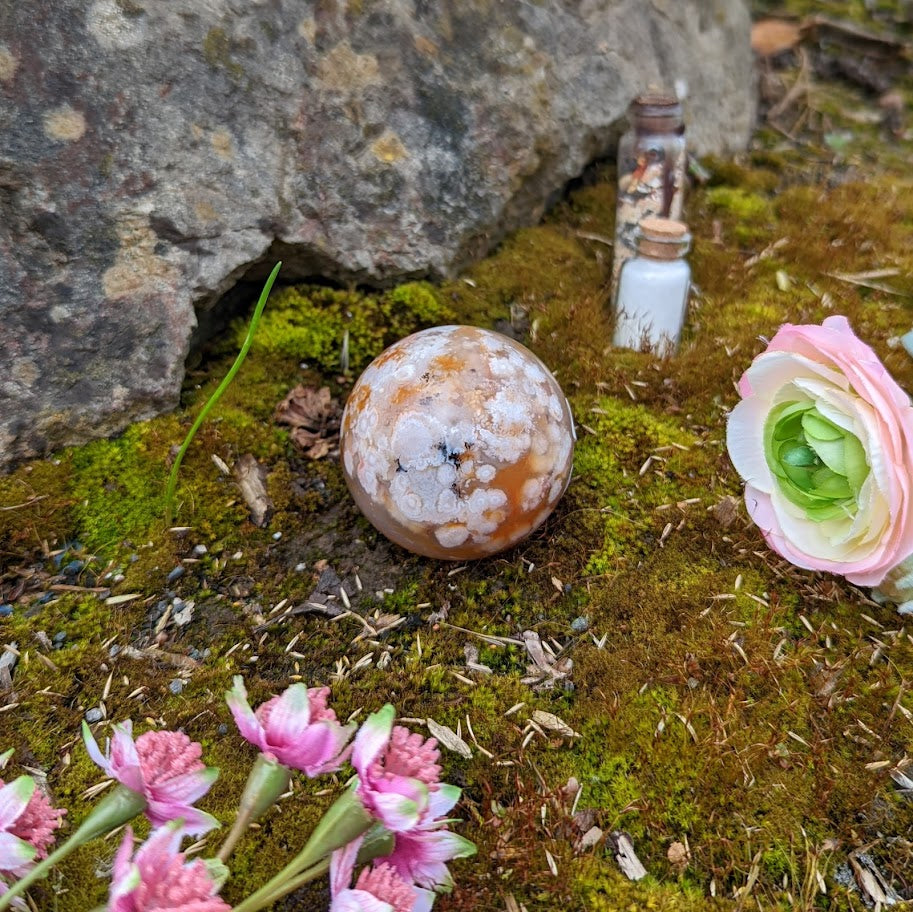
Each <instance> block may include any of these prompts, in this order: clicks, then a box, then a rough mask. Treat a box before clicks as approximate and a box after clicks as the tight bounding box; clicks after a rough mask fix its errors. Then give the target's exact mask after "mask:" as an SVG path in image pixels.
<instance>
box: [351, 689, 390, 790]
mask: <svg viewBox="0 0 913 912" xmlns="http://www.w3.org/2000/svg"><path fill="white" fill-rule="evenodd" d="M395 716H396V710H395V709H394V708H393V706H392V705H391V704H390V703H387V704H386V705H385V706H384V707H383V708H382V709H379V710H378V711H377V712H376V713H372V714H371V715H370V716H368V718H367V719H365V721H364V722H363V723H362V725H361V728H359V730H358V734H357V735H356V736H355V746H354V747H353V749H352V766H354V767H355V769H356V770H358V772H359V774H362V773H363V772H364V771H365V770H367V768H368V766H370V765H371V764H372V763H373V762H374V761H375V760H376V759H377V757H378V756H379V754H380V752H381V751H382V750H383V749H384V748H385V747H386V746H387V742H388V741H389V740H390V732H392V731H393V720H394V718H395Z"/></svg>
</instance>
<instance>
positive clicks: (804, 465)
mask: <svg viewBox="0 0 913 912" xmlns="http://www.w3.org/2000/svg"><path fill="white" fill-rule="evenodd" d="M739 392H740V393H741V395H742V401H741V402H739V403H738V404H737V405H736V406H735V408H734V409H733V410H732V412H731V413H730V416H729V422H728V427H727V433H726V444H727V447H728V450H729V456H730V458H731V459H732V463H733V465H734V466H735V468H736V471H737V472H738V473H739V474H740V475H741V476H742V478H743V479H744V480H745V503H746V505H747V507H748V513H749V515H750V516H751V518H752V519H753V520H754V522H755V523H756V524H757V525H758V526H759V527H760V529H761V531H762V533H763V535H764V538H765V540H766V541H767V544H768V545H769V546H770V547H771V548H772V549H773V550H774V551H776V552H777V553H778V554H780V555H782V556H783V557H785V558H786V559H787V560H789V561H790V562H791V563H793V564H795V565H796V566H798V567H802V568H804V569H807V570H824V571H828V572H830V573H836V574H839V575H841V576H845V577H846V578H847V579H848V580H849V581H850V582H851V583H856V584H857V585H861V586H877V585H878V584H879V583H881V582H882V581H883V580H884V579H885V577H886V575H887V574H888V573H889V572H890V571H891V570H892V569H893V568H895V567H896V566H897V565H898V564H900V563H901V562H902V561H903V560H904V559H905V558H907V557H909V556H910V555H911V554H913V407H911V405H910V399H909V397H908V396H907V395H906V393H904V391H903V390H902V389H901V388H900V387H899V386H898V385H897V383H895V382H894V380H893V379H892V378H891V376H890V375H889V374H888V372H887V370H886V369H885V367H884V365H883V364H882V363H881V361H880V360H879V359H878V356H877V355H876V354H875V353H874V352H873V351H872V349H871V348H869V346H868V345H866V344H865V343H863V342H862V341H860V339H858V338H857V337H856V335H854V333H853V331H852V329H851V328H850V325H849V323H848V321H847V319H846V318H845V317H842V316H833V317H828V318H827V319H826V320H825V321H824V322H823V324H822V325H821V326H817V325H810V326H794V325H792V324H786V325H784V326H782V327H781V328H780V330H779V331H778V332H777V334H776V335H775V336H774V338H773V339H772V340H771V342H770V344H769V345H768V347H767V350H766V351H764V352H763V353H762V354H760V355H758V357H757V358H755V360H754V362H753V363H752V364H751V366H750V367H749V368H748V370H747V371H745V373H744V375H743V376H742V378H741V380H740V381H739Z"/></svg>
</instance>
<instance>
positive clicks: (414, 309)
mask: <svg viewBox="0 0 913 912" xmlns="http://www.w3.org/2000/svg"><path fill="white" fill-rule="evenodd" d="M452 319H453V314H452V311H451V310H450V309H449V308H448V307H446V306H445V305H444V304H443V302H442V300H441V297H440V296H439V294H438V292H437V291H436V290H435V289H434V288H433V287H432V286H431V285H428V284H427V283H424V282H413V283H409V284H406V285H400V286H399V287H397V288H395V289H393V290H392V291H389V292H387V293H384V294H367V293H361V292H355V291H340V290H337V289H333V288H324V287H319V286H304V285H302V286H295V287H290V288H285V289H283V290H282V291H280V292H278V293H277V294H276V295H275V296H274V297H273V299H272V300H271V301H270V303H269V306H268V307H267V309H266V311H265V312H264V315H263V318H262V320H261V322H260V326H259V328H258V330H257V342H256V344H257V348H258V349H259V351H260V352H261V353H262V354H263V355H264V356H266V357H272V358H283V359H288V360H293V361H295V362H298V361H306V362H309V363H312V364H314V365H315V366H318V367H320V368H321V369H323V370H325V371H339V370H340V369H341V358H342V350H343V344H344V342H345V340H346V339H348V342H347V346H348V364H349V366H351V367H352V368H353V369H355V370H358V369H360V368H362V367H364V366H365V364H367V362H368V361H370V360H371V359H372V358H373V357H375V356H376V355H378V354H380V352H381V351H382V350H383V349H384V348H385V347H386V346H387V345H389V344H391V343H392V342H394V341H396V340H397V339H399V338H402V337H403V336H406V335H408V334H409V333H411V332H415V331H416V330H418V329H423V328H424V327H427V326H431V325H433V324H437V323H442V322H448V321H450V320H452ZM246 332H247V324H246V322H244V321H239V323H238V324H237V325H236V329H235V334H234V335H235V338H236V341H237V343H238V344H240V342H241V341H242V339H243V337H244V334H245V333H246Z"/></svg>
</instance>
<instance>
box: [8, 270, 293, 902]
mask: <svg viewBox="0 0 913 912" xmlns="http://www.w3.org/2000/svg"><path fill="white" fill-rule="evenodd" d="M281 267H282V261H281V260H280V261H279V262H278V263H276V265H275V266H274V267H273V271H272V272H271V273H270V274H269V278H268V279H267V280H266V284H265V285H264V286H263V291H261V292H260V300H259V301H257V306H256V307H255V308H254V315H253V316H252V317H251V318H250V325H249V326H248V327H247V336H246V337H245V339H244V344H243V345H242V346H241V351H239V352H238V357H237V358H235V363H234V364H232V366H231V367H230V368H229V370H228V373H227V374H226V375H225V379H224V380H222V382H221V383H220V384H219V385H218V386H217V387H216V391H215V392H214V393H213V394H212V395H211V396H210V397H209V399H208V400H207V402H206V404H205V405H204V406H203V408H202V410H201V411H200V414H199V415H197V420H196V421H194V423H193V426H192V427H191V428H190V430H189V431H188V432H187V436H186V437H185V438H184V442H183V443H182V444H181V448H180V449H179V450H178V454H177V456H175V458H174V465H172V466H171V474H170V475H169V476H168V486H167V488H166V489H165V519H166V521H167V523H168V525H169V526H170V525H171V522H172V518H173V513H174V492H175V489H176V488H177V484H178V471H179V470H180V468H181V463H182V462H183V461H184V454H185V453H186V452H187V448H188V447H189V446H190V444H191V442H192V440H193V438H194V437H196V433H197V431H198V430H199V429H200V425H201V424H202V423H203V422H204V421H205V420H206V416H207V415H208V414H209V413H210V412H211V411H212V409H213V406H214V405H215V404H216V403H217V402H218V401H219V399H220V398H221V397H222V393H224V392H225V390H227V389H228V385H229V384H230V383H231V381H232V380H234V378H235V374H237V373H238V370H239V369H240V367H241V365H242V363H243V362H244V359H245V358H246V357H247V352H248V351H249V350H250V346H251V343H252V342H253V341H254V333H255V332H256V331H257V324H258V323H259V322H260V315H261V314H262V313H263V308H264V306H265V305H266V299H267V298H268V297H269V293H270V291H272V288H273V282H275V281H276V276H277V275H278V274H279V269H280V268H281ZM0 908H2V906H0Z"/></svg>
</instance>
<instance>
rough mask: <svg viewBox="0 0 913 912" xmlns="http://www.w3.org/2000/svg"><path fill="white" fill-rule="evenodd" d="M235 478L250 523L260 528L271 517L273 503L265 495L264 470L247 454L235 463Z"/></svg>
mask: <svg viewBox="0 0 913 912" xmlns="http://www.w3.org/2000/svg"><path fill="white" fill-rule="evenodd" d="M235 478H236V479H237V480H238V485H239V486H240V488H241V495H242V497H243V498H244V502H245V503H246V504H247V507H248V509H249V510H250V518H251V522H252V523H253V524H254V525H255V526H259V527H261V528H262V527H263V526H265V525H266V524H267V523H268V522H269V521H270V518H271V517H272V515H273V502H272V501H271V500H270V499H269V495H268V494H267V493H266V484H265V482H266V470H265V469H264V468H263V467H262V466H261V465H260V463H259V462H257V460H256V459H255V458H254V457H253V456H252V455H251V454H250V453H247V454H245V455H244V456H242V457H241V458H240V459H239V460H238V461H237V462H236V463H235Z"/></svg>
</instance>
